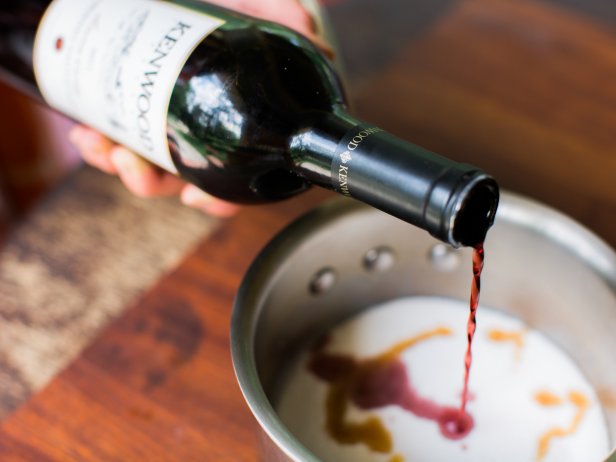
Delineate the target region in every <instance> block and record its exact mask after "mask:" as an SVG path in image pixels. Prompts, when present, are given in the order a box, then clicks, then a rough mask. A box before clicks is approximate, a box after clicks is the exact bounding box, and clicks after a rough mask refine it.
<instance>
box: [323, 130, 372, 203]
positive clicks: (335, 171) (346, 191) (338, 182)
mask: <svg viewBox="0 0 616 462" xmlns="http://www.w3.org/2000/svg"><path fill="white" fill-rule="evenodd" d="M382 131H383V130H382V129H380V128H377V127H362V126H357V127H355V128H352V129H351V130H349V131H348V132H347V133H346V135H345V136H344V137H343V138H342V140H341V141H340V143H339V144H338V149H336V154H335V155H334V158H333V160H332V170H331V172H332V186H333V189H334V191H336V192H338V193H340V194H342V195H344V196H348V197H352V196H353V191H352V185H351V181H350V178H351V175H352V172H353V154H354V153H355V152H356V151H358V150H359V149H360V148H361V152H362V153H364V151H368V152H369V151H370V149H371V147H370V148H368V149H364V147H365V144H366V140H367V139H368V138H370V137H371V136H372V135H374V134H375V133H380V132H382Z"/></svg>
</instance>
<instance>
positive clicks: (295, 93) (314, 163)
mask: <svg viewBox="0 0 616 462" xmlns="http://www.w3.org/2000/svg"><path fill="white" fill-rule="evenodd" d="M5 1H6V3H3V6H2V7H0V11H1V12H2V18H3V19H2V24H0V26H2V28H1V31H0V37H1V39H2V42H3V45H2V46H1V48H0V68H1V69H2V70H3V71H4V73H5V74H6V75H8V76H9V77H10V78H11V79H12V81H14V82H17V83H18V84H20V85H21V86H22V88H30V89H31V90H32V93H34V94H38V92H37V90H36V85H37V82H36V79H35V78H34V73H33V71H32V56H31V54H32V46H33V45H32V44H33V41H34V36H35V34H36V30H37V25H38V23H39V21H40V18H41V16H42V14H43V12H44V10H45V7H46V6H47V5H48V4H49V3H50V2H49V1H43V0H40V1H37V0H5ZM63 1H64V2H65V3H67V1H68V0H63ZM76 1H78V0H76ZM131 1H136V2H139V1H140V0H126V2H131ZM155 3H159V2H155ZM174 3H176V4H180V5H182V6H184V7H187V8H190V9H194V10H195V11H199V12H201V13H205V14H207V15H209V16H211V17H214V18H218V19H220V25H219V26H218V27H216V28H215V29H214V30H213V31H211V32H210V33H208V34H207V35H205V37H203V38H202V39H201V40H200V41H199V43H198V44H197V46H196V47H195V48H194V49H192V51H191V53H190V54H189V55H188V57H187V59H186V60H185V61H184V64H183V66H182V67H181V70H180V71H179V76H178V78H177V80H176V81H175V83H173V82H172V84H171V88H172V91H171V94H170V99H169V103H168V112H167V114H166V124H167V128H166V135H167V141H168V146H169V152H170V155H171V159H172V162H173V166H174V167H175V169H176V170H177V173H178V174H179V175H180V176H181V177H182V178H184V179H186V180H187V181H189V182H191V183H193V184H195V185H197V186H199V187H200V188H202V189H203V190H205V191H207V192H208V193H210V194H212V195H214V196H217V197H219V198H222V199H225V200H229V201H233V202H239V203H260V202H268V201H275V200H280V199H285V198H287V197H290V196H293V195H295V194H297V193H300V192H302V191H304V190H306V189H307V188H308V187H310V186H311V185H313V184H315V185H318V186H321V187H324V188H328V189H332V190H335V191H337V192H339V193H341V194H343V195H346V196H349V197H353V198H355V199H358V200H361V201H363V202H366V203H368V204H370V205H373V206H374V207H377V208H379V209H381V210H383V211H385V212H387V213H389V214H391V215H394V216H396V217H398V218H401V219H402V220H405V221H407V222H409V223H412V224H413V225H415V226H419V227H421V228H423V229H426V230H427V231H429V232H430V233H431V234H432V235H434V236H435V237H437V238H438V239H441V240H443V241H445V242H448V243H450V244H452V245H454V246H459V245H471V246H474V245H476V244H478V243H480V242H481V241H483V239H484V237H485V234H486V232H487V230H488V228H489V227H490V226H491V224H492V222H493V220H494V215H495V212H496V208H497V204H498V186H497V184H496V182H495V181H494V179H492V178H491V177H490V176H489V175H487V174H486V173H485V172H483V171H481V170H480V169H478V168H476V167H473V166H470V165H466V164H460V163H456V162H453V161H451V160H448V159H446V158H444V157H441V156H438V155H436V154H434V153H431V152H428V151H426V150H425V149H422V148H420V147H418V146H415V145H413V144H410V143H407V142H405V141H402V140H400V139H398V138H396V137H393V136H391V135H389V134H387V133H386V132H384V131H382V130H380V129H378V128H376V127H375V126H373V125H371V124H368V123H365V122H362V121H359V120H356V119H354V118H353V117H351V116H350V115H349V114H348V113H347V109H346V104H345V98H344V94H343V90H342V88H341V85H340V82H339V79H338V78H337V76H336V73H335V71H334V69H333V68H332V66H331V63H330V62H329V61H328V60H327V59H326V58H325V57H324V56H323V55H322V54H321V53H320V52H319V50H318V49H317V48H316V47H315V46H314V45H313V44H312V43H310V42H309V41H308V40H307V39H306V38H304V37H302V36H301V35H299V34H297V33H295V32H293V31H291V30H289V29H287V28H285V27H283V26H280V25H277V24H273V23H270V22H267V21H262V20H258V19H255V18H252V17H248V16H245V15H242V14H239V13H236V12H232V11H229V10H226V9H224V8H220V7H217V6H213V5H209V4H204V3H201V2H193V1H182V2H174ZM135 4H137V3H135ZM150 5H151V4H150ZM195 14H199V13H195ZM11 18H13V19H11ZM15 18H19V19H15ZM145 20H146V19H144V21H145ZM86 37H87V36H86ZM58 40H60V39H58ZM161 43H162V42H161ZM169 43H170V42H169V40H167V42H166V44H167V45H168V44H169ZM57 45H58V46H61V43H60V42H58V44H57ZM40 72H43V71H40V70H39V73H40ZM37 75H38V74H37ZM64 112H66V111H64ZM69 115H70V112H69ZM80 121H81V122H86V123H87V122H88V121H84V120H80ZM97 128H98V127H97ZM129 129H130V127H129ZM117 141H119V142H121V140H119V139H118V140H117Z"/></svg>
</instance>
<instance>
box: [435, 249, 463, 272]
mask: <svg viewBox="0 0 616 462" xmlns="http://www.w3.org/2000/svg"><path fill="white" fill-rule="evenodd" d="M428 258H429V259H430V262H431V263H432V266H434V267H435V268H436V269H437V270H440V271H453V270H455V269H456V268H457V267H458V266H459V265H460V256H459V255H458V252H457V251H456V249H454V248H453V247H451V246H448V245H446V244H436V245H435V246H434V247H432V248H431V249H430V252H429V255H428Z"/></svg>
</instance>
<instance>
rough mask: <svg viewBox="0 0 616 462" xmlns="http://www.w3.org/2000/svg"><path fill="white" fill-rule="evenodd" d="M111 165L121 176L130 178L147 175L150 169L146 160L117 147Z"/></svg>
mask: <svg viewBox="0 0 616 462" xmlns="http://www.w3.org/2000/svg"><path fill="white" fill-rule="evenodd" d="M111 163H112V164H113V166H114V167H115V168H116V169H117V170H118V172H119V173H120V175H122V176H125V177H128V178H136V177H139V176H141V175H143V174H145V173H147V171H148V168H149V165H148V163H147V162H146V161H145V160H143V159H141V157H139V156H137V155H136V154H133V153H132V152H131V151H129V150H128V149H126V148H124V147H122V146H117V147H115V148H113V150H112V151H111Z"/></svg>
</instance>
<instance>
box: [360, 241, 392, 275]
mask: <svg viewBox="0 0 616 462" xmlns="http://www.w3.org/2000/svg"><path fill="white" fill-rule="evenodd" d="M362 263H363V265H364V268H365V269H367V270H368V271H377V272H383V271H387V270H389V269H391V268H392V267H393V266H394V263H396V254H395V253H394V251H393V250H392V249H390V248H389V247H386V246H380V247H375V248H374V249H370V250H368V251H367V252H366V254H365V255H364V258H363V261H362Z"/></svg>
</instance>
